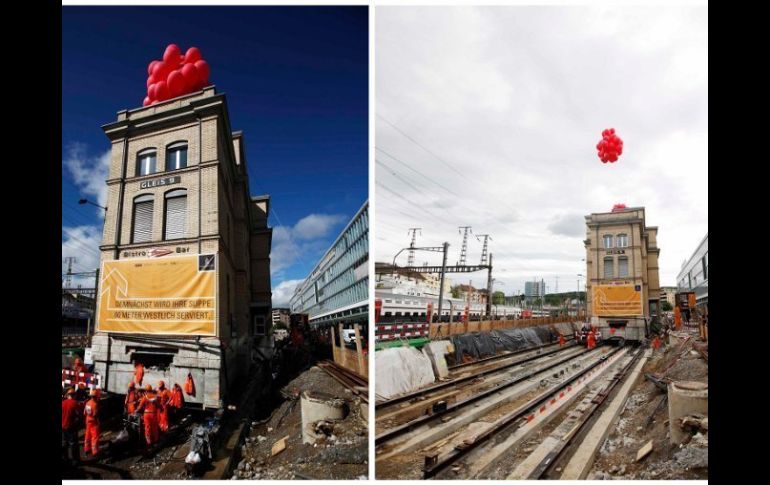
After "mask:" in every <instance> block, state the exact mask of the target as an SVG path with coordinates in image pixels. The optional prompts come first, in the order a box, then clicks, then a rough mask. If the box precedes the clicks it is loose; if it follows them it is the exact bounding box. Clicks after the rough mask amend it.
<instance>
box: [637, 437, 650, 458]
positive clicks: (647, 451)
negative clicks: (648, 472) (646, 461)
mask: <svg viewBox="0 0 770 485" xmlns="http://www.w3.org/2000/svg"><path fill="white" fill-rule="evenodd" d="M650 453H652V440H650V441H648V442H647V444H645V445H644V446H642V447H641V448H639V451H637V452H636V460H635V461H639V460H641V459H642V458H644V457H646V456H647V455H649V454H650Z"/></svg>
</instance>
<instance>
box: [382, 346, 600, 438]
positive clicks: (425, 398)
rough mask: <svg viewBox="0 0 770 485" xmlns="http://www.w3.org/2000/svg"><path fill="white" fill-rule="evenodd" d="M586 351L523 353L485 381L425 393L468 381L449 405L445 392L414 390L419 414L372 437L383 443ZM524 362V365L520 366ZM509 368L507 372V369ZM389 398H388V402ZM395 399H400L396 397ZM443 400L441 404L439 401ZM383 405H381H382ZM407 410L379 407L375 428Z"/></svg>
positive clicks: (474, 378)
mask: <svg viewBox="0 0 770 485" xmlns="http://www.w3.org/2000/svg"><path fill="white" fill-rule="evenodd" d="M587 352H588V351H587V350H584V349H583V348H582V347H578V346H571V347H570V348H567V349H558V350H555V351H549V352H546V353H542V354H536V355H532V356H527V357H526V358H524V359H519V360H516V361H515V362H512V363H507V364H505V365H503V366H500V367H496V368H495V369H489V370H488V371H487V372H485V373H484V374H483V375H487V376H489V378H488V379H487V380H483V379H482V380H481V381H478V382H477V380H478V379H480V377H481V376H480V375H472V376H468V377H464V378H461V379H457V380H455V381H450V382H446V383H443V384H442V385H441V386H434V387H431V388H429V392H435V391H436V389H446V388H448V387H455V388H456V387H457V386H458V385H459V386H462V385H464V384H469V386H467V388H466V387H460V389H459V390H458V392H457V393H456V394H453V395H452V396H451V397H453V398H457V397H458V396H459V397H462V396H467V397H465V398H463V399H459V400H456V401H455V402H453V403H452V404H449V403H448V402H447V400H448V399H449V397H448V394H447V393H444V394H440V395H438V397H434V398H429V394H427V393H418V396H417V397H418V398H419V399H418V401H417V402H416V404H415V406H416V407H417V412H418V413H419V414H420V416H419V417H416V418H415V419H412V420H410V421H408V422H406V423H403V424H399V425H396V426H391V427H387V429H385V430H384V431H382V432H381V433H378V434H377V435H376V436H375V445H379V444H382V443H385V442H387V441H389V440H391V439H393V438H395V437H397V436H399V435H402V434H404V433H407V432H409V431H410V430H413V429H415V428H417V427H419V426H422V425H425V424H428V423H430V422H432V421H434V420H437V419H439V418H442V417H443V416H445V415H450V414H452V413H456V412H458V411H461V410H462V409H463V408H465V407H467V406H470V405H474V404H475V403H477V402H479V401H483V400H484V399H487V398H489V397H491V396H493V395H495V394H498V393H500V392H502V391H505V390H506V389H509V388H512V387H515V386H517V385H519V384H521V383H523V382H526V381H528V380H530V379H532V378H533V377H534V376H537V375H541V374H544V373H546V372H549V371H550V370H552V369H554V368H557V367H559V366H562V365H564V364H565V363H568V362H570V361H572V360H573V359H574V358H575V357H577V356H581V355H584V354H586V353H587ZM525 365H526V368H525V367H524V366H525ZM509 371H510V372H509ZM390 402H391V401H389V403H390ZM398 402H402V401H401V400H398ZM442 403H443V404H442ZM383 407H384V406H383ZM407 410H408V409H404V408H401V409H396V410H394V411H390V412H386V410H385V409H382V408H381V409H380V410H378V412H377V421H378V423H377V424H378V428H379V427H386V426H387V424H385V423H383V421H385V420H387V419H393V418H394V417H398V415H399V414H404V413H405V412H407Z"/></svg>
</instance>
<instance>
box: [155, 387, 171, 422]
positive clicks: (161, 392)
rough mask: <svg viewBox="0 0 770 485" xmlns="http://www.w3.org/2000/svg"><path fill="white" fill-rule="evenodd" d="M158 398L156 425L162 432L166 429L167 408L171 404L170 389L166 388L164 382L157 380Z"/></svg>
mask: <svg viewBox="0 0 770 485" xmlns="http://www.w3.org/2000/svg"><path fill="white" fill-rule="evenodd" d="M158 399H159V400H160V404H161V406H160V413H159V414H158V427H159V428H160V430H161V431H162V432H164V433H165V432H166V431H168V408H169V405H170V404H171V391H169V390H168V389H166V383H165V382H163V381H158Z"/></svg>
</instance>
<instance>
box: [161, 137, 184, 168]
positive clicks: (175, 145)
mask: <svg viewBox="0 0 770 485" xmlns="http://www.w3.org/2000/svg"><path fill="white" fill-rule="evenodd" d="M182 148H184V150H185V152H187V155H189V150H188V149H187V142H186V141H180V142H177V143H172V144H171V145H169V146H167V147H166V170H167V171H172V170H180V169H182V168H187V166H188V163H187V162H189V159H188V160H187V161H185V166H184V167H180V166H179V162H180V156H179V155H180V154H181V153H182V150H181V149H182ZM172 151H173V154H174V155H175V157H174V161H173V165H172V164H170V163H169V162H170V160H169V157H168V155H169V154H170V153H172Z"/></svg>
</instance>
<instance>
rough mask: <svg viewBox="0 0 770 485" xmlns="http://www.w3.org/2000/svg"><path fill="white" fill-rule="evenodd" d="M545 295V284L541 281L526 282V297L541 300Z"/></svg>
mask: <svg viewBox="0 0 770 485" xmlns="http://www.w3.org/2000/svg"><path fill="white" fill-rule="evenodd" d="M544 294H545V284H544V282H543V281H542V280H541V281H526V282H524V296H526V297H527V298H540V297H541V296H543V295H544Z"/></svg>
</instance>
